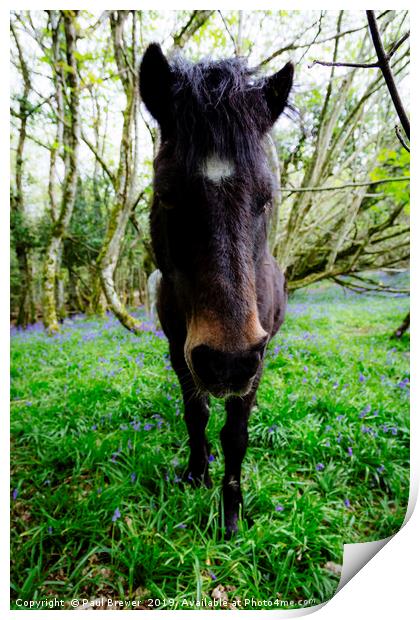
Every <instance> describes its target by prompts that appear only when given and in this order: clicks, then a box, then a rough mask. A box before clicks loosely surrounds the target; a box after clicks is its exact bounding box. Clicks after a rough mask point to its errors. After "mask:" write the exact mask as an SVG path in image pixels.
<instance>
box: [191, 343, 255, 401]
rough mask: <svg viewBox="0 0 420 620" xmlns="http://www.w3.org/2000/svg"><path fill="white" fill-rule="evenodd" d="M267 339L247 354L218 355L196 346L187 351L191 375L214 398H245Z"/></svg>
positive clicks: (224, 352)
mask: <svg viewBox="0 0 420 620" xmlns="http://www.w3.org/2000/svg"><path fill="white" fill-rule="evenodd" d="M266 343H267V337H266V336H265V337H264V338H262V340H261V341H260V342H259V343H258V344H257V345H255V346H253V347H252V348H251V349H249V350H247V351H237V352H229V351H221V350H218V349H213V348H212V347H210V346H208V345H206V344H200V345H198V346H196V347H194V348H193V349H192V351H191V364H192V367H193V371H194V374H195V375H196V377H197V378H198V380H199V382H200V384H201V385H202V387H204V388H205V389H207V390H208V391H209V392H210V393H211V394H213V395H214V396H218V397H222V396H227V395H229V394H238V395H243V394H246V393H247V392H248V391H249V390H250V388H251V386H252V381H253V379H254V377H255V375H256V374H257V371H258V369H259V367H260V365H261V362H262V359H263V355H264V349H265V345H266Z"/></svg>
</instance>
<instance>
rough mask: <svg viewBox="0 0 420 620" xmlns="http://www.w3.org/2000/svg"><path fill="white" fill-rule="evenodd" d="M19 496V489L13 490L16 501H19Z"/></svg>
mask: <svg viewBox="0 0 420 620" xmlns="http://www.w3.org/2000/svg"><path fill="white" fill-rule="evenodd" d="M18 495H19V489H14V490H13V494H12V497H13V500H14V501H15V500H16V499H17V496H18Z"/></svg>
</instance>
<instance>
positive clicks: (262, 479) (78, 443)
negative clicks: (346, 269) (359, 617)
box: [11, 285, 409, 609]
mask: <svg viewBox="0 0 420 620" xmlns="http://www.w3.org/2000/svg"><path fill="white" fill-rule="evenodd" d="M408 305H409V300H408V299H407V298H406V297H398V296H394V297H384V296H377V295H376V296H374V295H362V296H360V295H356V294H352V293H345V292H344V291H343V290H342V289H339V288H338V287H335V286H331V285H322V286H318V287H315V288H312V289H308V290H305V291H300V292H298V293H296V294H295V295H294V296H293V297H292V299H290V302H289V310H288V315H287V319H286V322H285V324H284V326H283V328H282V330H281V332H280V333H279V334H278V335H277V336H276V338H275V339H274V340H273V341H272V343H271V344H270V346H269V352H268V355H267V359H266V368H265V372H264V376H263V380H262V383H261V387H260V390H259V393H258V406H257V407H256V408H255V410H254V411H253V414H252V416H251V420H250V444H249V449H248V453H247V456H246V459H245V462H244V466H243V492H244V501H245V507H244V515H245V519H244V520H243V521H241V522H240V531H239V533H238V535H237V536H236V537H235V538H234V539H233V540H231V541H228V542H227V541H224V540H223V537H221V535H220V528H219V517H218V515H219V509H220V505H219V502H220V488H219V487H220V482H221V478H222V474H223V455H222V452H221V446H220V442H219V432H220V429H221V427H222V425H223V421H224V412H223V404H222V402H221V401H217V400H214V401H213V404H212V416H211V419H210V423H209V429H208V434H209V439H210V442H211V446H212V456H211V457H210V460H211V464H210V470H211V475H212V478H213V481H214V483H215V485H214V487H213V489H211V490H208V489H205V488H200V489H193V488H190V487H184V486H182V485H181V483H180V477H181V474H182V472H183V467H184V466H185V464H186V460H187V435H186V430H185V427H184V422H183V419H182V411H181V409H182V407H181V399H180V390H179V387H178V384H177V381H176V376H175V374H174V373H173V371H172V370H171V367H170V364H169V362H168V357H167V351H168V347H167V342H166V340H165V338H164V337H163V335H162V334H161V333H160V332H158V331H157V332H156V331H153V330H151V328H150V327H148V326H147V325H146V326H145V331H144V334H142V335H141V336H140V337H136V336H134V335H132V334H130V333H129V332H127V331H126V330H124V328H123V327H121V326H120V325H119V324H118V322H117V321H116V320H115V319H114V318H112V317H107V318H105V319H98V318H92V317H91V318H89V317H74V318H73V320H71V321H66V322H65V323H64V325H63V328H62V332H61V333H60V334H58V335H56V336H54V337H48V336H46V335H45V334H44V332H43V331H42V327H41V326H40V325H36V326H34V327H33V328H31V329H29V330H26V331H17V330H16V329H14V328H13V329H12V339H11V348H12V379H11V381H12V388H11V397H12V404H11V461H12V469H11V511H12V517H11V518H12V522H11V525H12V531H11V544H12V549H11V559H12V562H11V571H12V603H11V605H12V607H13V608H15V609H16V608H17V607H19V605H18V604H16V599H19V598H20V599H24V600H30V599H34V600H38V601H39V600H41V599H45V598H53V597H57V598H59V599H63V600H64V601H65V602H64V608H71V605H70V600H71V599H73V598H79V599H83V598H86V599H89V600H91V599H94V598H98V597H100V596H105V597H107V598H114V599H126V600H137V601H141V603H139V606H140V608H143V609H144V608H149V607H151V608H157V607H158V608H160V609H187V608H188V609H191V608H199V607H200V603H201V606H203V602H202V600H204V601H205V602H207V603H209V602H210V601H211V598H212V597H213V598H216V599H218V600H224V601H226V603H225V604H226V605H228V606H235V605H236V606H238V607H239V608H241V609H255V608H256V606H255V604H254V603H253V602H252V600H251V599H254V600H256V601H257V602H258V601H271V606H270V608H272V609H274V608H276V607H283V608H284V607H291V606H295V605H296V606H297V605H305V604H315V603H319V602H321V601H323V600H326V599H328V598H330V597H331V596H332V595H333V594H334V592H335V589H336V587H337V583H338V579H339V576H338V575H337V574H335V573H334V571H332V570H331V567H333V568H334V565H332V564H331V562H333V563H335V564H338V565H340V564H341V562H342V552H343V543H344V542H362V541H369V540H375V539H379V538H384V537H386V536H389V535H390V534H393V533H395V532H396V531H397V530H398V529H399V527H400V526H401V524H402V521H403V520H404V516H405V511H406V506H407V498H408V490H409V383H408V381H409V374H408V373H409V358H408V355H409V354H408V349H409V339H408V335H407V334H405V335H404V337H403V338H402V339H401V340H399V341H396V340H390V334H391V333H392V332H393V330H395V328H396V327H397V326H398V325H399V323H400V322H401V320H402V319H403V317H404V315H405V314H406V312H407V310H408ZM335 568H337V567H335ZM257 604H258V603H257ZM239 605H241V606H239ZM19 608H22V607H19ZM258 608H259V607H258Z"/></svg>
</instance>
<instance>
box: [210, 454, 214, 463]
mask: <svg viewBox="0 0 420 620" xmlns="http://www.w3.org/2000/svg"><path fill="white" fill-rule="evenodd" d="M213 461H214V456H213V454H210V455H209V463H213Z"/></svg>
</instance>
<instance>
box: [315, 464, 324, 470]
mask: <svg viewBox="0 0 420 620" xmlns="http://www.w3.org/2000/svg"><path fill="white" fill-rule="evenodd" d="M315 469H316V470H317V471H322V470H323V469H325V465H324V463H317V464H316V465H315Z"/></svg>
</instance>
